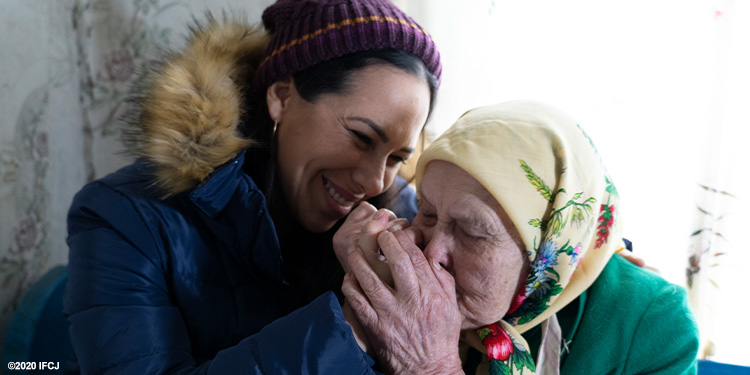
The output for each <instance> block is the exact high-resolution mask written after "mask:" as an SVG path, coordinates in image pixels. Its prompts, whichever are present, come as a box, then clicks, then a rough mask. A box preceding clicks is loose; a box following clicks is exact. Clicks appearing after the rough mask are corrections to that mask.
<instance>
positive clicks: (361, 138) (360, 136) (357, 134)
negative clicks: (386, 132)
mask: <svg viewBox="0 0 750 375" xmlns="http://www.w3.org/2000/svg"><path fill="white" fill-rule="evenodd" d="M349 131H350V132H351V133H352V134H353V135H354V136H355V137H357V139H359V141H360V142H362V143H364V144H366V145H368V146H369V145H371V144H372V138H370V137H368V136H366V135H365V134H364V133H362V132H359V131H357V130H352V129H350V130H349Z"/></svg>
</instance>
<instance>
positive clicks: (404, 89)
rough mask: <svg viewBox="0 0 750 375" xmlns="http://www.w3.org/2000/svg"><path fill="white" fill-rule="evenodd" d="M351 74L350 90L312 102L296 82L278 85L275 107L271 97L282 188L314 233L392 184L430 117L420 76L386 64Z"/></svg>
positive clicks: (271, 112)
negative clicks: (278, 98) (276, 124)
mask: <svg viewBox="0 0 750 375" xmlns="http://www.w3.org/2000/svg"><path fill="white" fill-rule="evenodd" d="M352 78H353V86H352V87H351V89H349V90H347V91H346V92H344V93H336V94H322V95H320V96H319V97H318V98H317V99H315V100H314V102H313V103H310V102H307V101H306V100H304V99H303V98H302V97H300V96H299V94H298V93H297V91H296V90H295V88H294V85H293V84H289V85H287V86H286V87H283V88H282V89H283V90H282V91H280V92H281V95H280V101H279V106H278V107H274V104H273V100H272V99H271V98H270V96H269V112H270V114H271V118H273V119H274V120H275V121H277V122H278V128H277V137H278V155H277V157H278V178H280V182H281V187H282V189H283V194H284V197H285V199H286V201H287V204H288V205H289V207H290V208H291V210H292V212H293V213H294V215H295V217H296V218H297V220H298V221H299V222H300V223H301V224H302V225H303V226H304V227H305V228H306V229H307V230H309V231H312V232H323V231H326V230H328V229H330V228H331V227H332V226H333V225H334V224H335V223H336V221H338V220H339V219H341V218H343V217H344V216H345V215H346V214H348V213H349V211H350V210H351V209H352V207H354V206H355V205H356V204H357V203H358V202H360V201H362V200H365V199H367V198H370V197H373V196H376V195H379V194H380V193H382V192H383V191H385V189H387V188H388V187H390V186H391V184H393V182H394V180H395V177H396V173H397V172H398V169H399V167H400V166H401V164H402V163H403V161H405V160H406V159H408V158H409V157H410V156H411V155H412V153H413V152H414V147H415V146H416V144H417V139H418V136H419V133H420V131H421V129H422V127H423V125H424V123H425V121H426V120H427V113H428V110H429V105H430V91H429V87H428V85H427V82H426V81H425V79H423V78H421V77H417V76H414V75H412V74H409V73H407V72H404V71H402V70H400V69H397V68H394V67H390V66H386V65H374V66H368V67H365V68H363V69H361V70H359V71H357V72H355V73H353V77H352ZM275 86H278V83H276V84H274V85H272V86H271V88H269V90H274V89H279V87H275Z"/></svg>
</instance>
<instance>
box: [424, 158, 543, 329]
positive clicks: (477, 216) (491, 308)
mask: <svg viewBox="0 0 750 375" xmlns="http://www.w3.org/2000/svg"><path fill="white" fill-rule="evenodd" d="M419 193H420V194H419V195H420V200H421V206H420V208H419V213H418V214H417V217H416V218H415V219H414V223H413V226H414V227H416V228H417V229H419V230H421V231H422V233H423V234H424V245H425V247H424V253H425V256H426V257H427V258H432V259H436V260H437V261H438V262H440V264H442V265H443V267H444V268H445V269H446V270H448V272H450V273H451V274H452V275H453V277H454V278H455V280H456V296H457V298H458V308H459V310H460V311H461V314H462V315H463V318H464V321H463V323H462V326H461V329H464V330H466V329H476V328H480V327H482V326H485V325H487V324H491V323H495V322H497V321H499V320H500V319H501V318H502V317H503V316H504V315H505V313H506V312H507V311H508V308H509V307H510V305H511V302H512V301H513V300H514V299H515V297H516V295H517V294H518V292H519V291H520V288H521V287H523V283H524V280H525V279H526V276H527V275H528V272H529V271H528V270H529V265H528V258H527V257H526V255H525V252H524V251H523V250H522V249H523V244H522V242H521V240H520V236H519V235H518V233H517V231H516V229H515V226H513V223H512V222H511V221H510V218H508V216H507V215H506V214H505V211H504V210H503V209H502V207H501V206H500V204H499V203H498V202H497V200H495V198H494V197H493V196H492V195H491V194H490V192H489V191H487V189H485V188H484V187H483V186H482V185H481V184H480V183H479V181H477V180H476V179H475V178H474V177H472V176H471V175H470V174H469V173H467V172H466V171H464V170H463V169H461V168H459V167H458V166H456V165H455V164H453V163H448V162H445V161H439V160H436V161H432V162H430V164H428V165H427V169H426V170H425V174H424V176H423V178H422V181H421V183H420V186H419Z"/></svg>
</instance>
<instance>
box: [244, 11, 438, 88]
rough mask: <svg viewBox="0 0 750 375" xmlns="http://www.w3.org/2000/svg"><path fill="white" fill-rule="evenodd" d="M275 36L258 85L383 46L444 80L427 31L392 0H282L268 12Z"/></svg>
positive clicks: (268, 23)
mask: <svg viewBox="0 0 750 375" xmlns="http://www.w3.org/2000/svg"><path fill="white" fill-rule="evenodd" d="M263 25H264V26H265V28H266V30H268V32H269V33H271V34H272V36H271V41H270V43H269V44H268V47H267V49H266V57H265V59H264V60H263V61H262V62H261V64H260V67H259V68H258V72H257V73H256V78H255V79H256V80H257V82H256V83H257V84H258V85H259V86H260V87H268V86H269V85H270V84H272V83H273V82H276V81H278V80H280V79H284V78H286V77H289V76H291V75H294V74H295V73H297V72H299V71H301V70H304V69H306V68H309V67H311V66H313V65H316V64H319V63H321V62H324V61H327V60H331V59H335V58H338V57H341V56H344V55H347V54H351V53H355V52H360V51H366V50H372V49H383V48H394V49H399V50H403V51H406V52H410V53H412V54H414V55H416V56H417V57H419V58H420V59H421V60H422V61H423V62H424V64H425V66H426V67H427V69H428V70H429V71H430V72H431V73H432V74H433V75H434V76H435V78H437V81H438V83H439V82H440V74H441V72H442V66H441V65H440V54H439V53H438V50H437V47H436V46H435V43H434V42H433V41H432V38H431V37H430V35H429V34H427V32H426V31H425V30H424V29H422V27H421V26H419V25H418V24H417V23H416V22H414V20H413V19H411V17H409V16H407V15H406V14H405V13H404V12H402V11H401V10H400V9H399V8H398V7H396V6H395V5H393V3H391V2H390V1H389V0H278V1H276V3H275V4H273V5H271V6H269V7H268V8H266V10H265V11H264V12H263Z"/></svg>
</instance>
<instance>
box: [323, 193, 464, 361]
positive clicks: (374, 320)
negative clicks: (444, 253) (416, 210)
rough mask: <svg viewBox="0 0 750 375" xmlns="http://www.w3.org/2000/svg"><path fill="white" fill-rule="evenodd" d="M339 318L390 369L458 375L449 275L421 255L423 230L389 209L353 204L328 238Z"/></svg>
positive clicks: (456, 320) (456, 317) (457, 321)
mask: <svg viewBox="0 0 750 375" xmlns="http://www.w3.org/2000/svg"><path fill="white" fill-rule="evenodd" d="M333 244H334V251H335V252H336V256H337V257H338V259H339V261H340V262H341V264H342V266H343V268H344V270H345V271H346V276H345V277H344V282H343V284H342V286H341V290H342V292H343V294H344V296H345V297H346V302H345V304H344V306H343V310H344V316H345V318H346V319H347V322H349V324H350V325H352V329H353V332H354V335H355V337H356V338H357V341H358V343H359V344H360V346H361V347H362V348H363V349H364V350H365V351H367V352H368V354H370V355H372V356H374V357H376V358H377V359H378V360H379V361H380V364H381V366H383V370H384V371H385V372H386V373H388V374H399V375H401V374H417V373H419V374H462V373H463V372H462V371H461V362H460V359H459V356H458V341H459V335H460V330H461V321H462V317H461V314H460V312H459V310H458V306H457V303H456V287H455V283H454V280H453V276H451V274H450V273H449V272H448V271H446V270H445V269H444V268H443V267H442V266H441V265H440V264H439V263H437V262H436V261H432V260H430V259H427V258H426V257H425V256H424V254H423V253H422V250H421V249H420V247H419V246H420V245H421V244H422V235H421V232H420V231H419V230H418V229H416V228H413V227H410V226H409V223H408V221H407V220H405V219H397V218H396V217H395V215H394V214H393V213H392V212H390V211H388V210H383V209H381V210H376V209H375V208H374V207H373V206H372V205H370V204H368V203H362V204H360V205H359V206H358V207H356V208H355V209H354V210H353V211H352V212H351V214H350V215H349V217H348V218H347V219H346V221H345V222H344V224H343V225H342V226H341V228H340V229H339V230H338V231H337V233H336V235H335V236H334V239H333Z"/></svg>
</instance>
